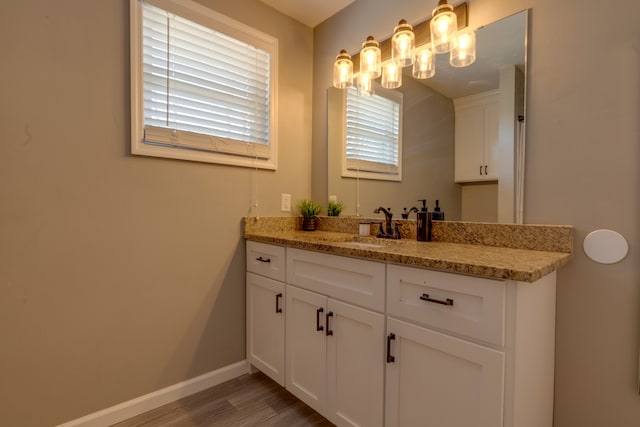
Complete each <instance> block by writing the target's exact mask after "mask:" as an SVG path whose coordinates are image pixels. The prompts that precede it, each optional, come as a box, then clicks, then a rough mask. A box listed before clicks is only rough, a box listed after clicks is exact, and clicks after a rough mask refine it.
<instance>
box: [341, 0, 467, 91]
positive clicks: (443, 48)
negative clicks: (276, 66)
mask: <svg viewBox="0 0 640 427" xmlns="http://www.w3.org/2000/svg"><path fill="white" fill-rule="evenodd" d="M468 19H469V18H468V16H467V3H466V2H463V3H461V4H459V5H457V6H455V7H453V6H451V5H449V4H448V3H447V0H439V1H438V6H437V7H436V8H435V9H434V10H433V12H432V17H431V19H429V20H427V21H424V22H421V23H419V24H416V25H414V26H411V25H410V24H408V23H407V21H406V20H404V19H402V20H400V22H399V23H398V25H397V26H396V27H395V29H394V33H393V36H392V37H391V38H390V39H387V40H384V41H383V42H381V43H378V42H377V41H376V40H375V39H374V38H373V36H369V37H367V41H365V42H364V43H363V44H362V50H361V51H360V52H359V53H357V54H355V55H353V58H351V57H350V56H349V55H348V54H347V52H346V51H345V50H342V51H341V52H340V55H338V56H337V57H336V62H335V63H334V74H333V85H334V86H335V87H336V88H339V89H340V88H342V89H344V88H346V87H348V86H349V84H348V83H347V82H348V81H352V80H351V78H350V77H349V74H348V71H347V68H348V65H345V64H347V63H346V61H347V59H348V61H349V63H350V64H351V70H353V69H356V68H357V69H359V70H360V73H359V77H358V92H359V93H361V94H365V95H371V94H373V86H372V83H371V80H374V79H377V78H378V77H380V75H382V86H383V87H385V88H390V89H395V88H398V87H400V86H401V85H402V68H403V67H407V66H409V65H412V64H413V73H412V75H413V77H415V78H417V79H428V78H429V77H433V76H434V75H435V63H436V61H435V55H436V54H438V53H447V52H450V53H449V63H450V64H451V66H453V67H466V66H468V65H471V64H473V62H474V61H475V60H476V37H475V33H474V32H473V31H468V30H465V31H463V32H462V31H461V32H458V29H462V28H466V27H467V25H468V22H469V21H468ZM416 35H417V36H416ZM416 38H418V40H417V41H416ZM382 61H384V66H383V65H382ZM340 73H342V74H340Z"/></svg>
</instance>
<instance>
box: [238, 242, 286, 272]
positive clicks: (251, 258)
mask: <svg viewBox="0 0 640 427" xmlns="http://www.w3.org/2000/svg"><path fill="white" fill-rule="evenodd" d="M284 263H285V249H284V247H283V246H275V245H268V244H265V243H259V242H253V241H250V240H248V241H247V271H250V272H252V273H256V274H259V275H261V276H265V277H269V278H271V279H274V280H279V281H281V282H284V281H285V280H284V279H285V267H284Z"/></svg>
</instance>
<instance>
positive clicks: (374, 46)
mask: <svg viewBox="0 0 640 427" xmlns="http://www.w3.org/2000/svg"><path fill="white" fill-rule="evenodd" d="M381 73H382V51H380V44H379V43H378V42H377V41H375V39H374V38H373V36H369V37H367V41H366V42H364V43H362V50H361V51H360V75H361V76H362V75H365V74H366V75H368V76H369V77H370V78H372V79H377V78H378V77H380V74H381Z"/></svg>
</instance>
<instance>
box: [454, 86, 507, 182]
mask: <svg viewBox="0 0 640 427" xmlns="http://www.w3.org/2000/svg"><path fill="white" fill-rule="evenodd" d="M454 107H455V181H456V182H475V181H495V180H497V179H498V120H499V109H498V92H497V91H489V92H483V93H480V94H477V95H471V96H465V97H462V98H457V99H455V100H454Z"/></svg>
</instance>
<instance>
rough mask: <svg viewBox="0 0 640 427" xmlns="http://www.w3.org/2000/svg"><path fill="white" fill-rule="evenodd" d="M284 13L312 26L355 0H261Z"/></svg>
mask: <svg viewBox="0 0 640 427" xmlns="http://www.w3.org/2000/svg"><path fill="white" fill-rule="evenodd" d="M261 1H262V2H263V3H265V4H267V5H269V6H271V7H272V8H274V9H276V10H279V11H280V12H282V13H284V14H285V15H289V16H291V17H292V18H294V19H296V20H298V21H300V22H302V23H303V24H306V25H308V26H309V27H311V28H313V27H315V26H316V25H318V24H319V23H321V22H322V21H324V20H325V19H327V18H329V17H330V16H333V15H334V14H336V13H337V12H339V11H340V10H342V9H344V8H345V7H347V6H348V5H350V4H351V3H353V2H354V1H355V0H261Z"/></svg>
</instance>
